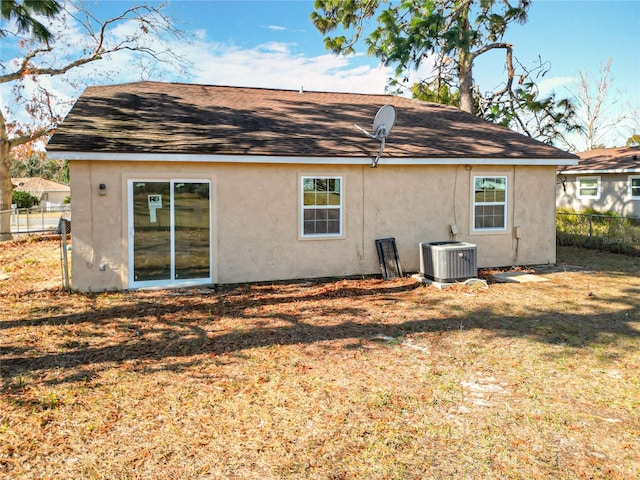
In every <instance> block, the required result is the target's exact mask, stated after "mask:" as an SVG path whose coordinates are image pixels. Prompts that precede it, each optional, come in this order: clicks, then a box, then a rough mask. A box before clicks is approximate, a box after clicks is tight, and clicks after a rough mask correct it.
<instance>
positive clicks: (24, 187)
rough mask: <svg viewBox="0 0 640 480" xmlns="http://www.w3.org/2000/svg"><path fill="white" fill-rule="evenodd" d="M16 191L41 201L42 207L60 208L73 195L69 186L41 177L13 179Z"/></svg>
mask: <svg viewBox="0 0 640 480" xmlns="http://www.w3.org/2000/svg"><path fill="white" fill-rule="evenodd" d="M11 183H13V186H14V189H15V190H19V191H23V192H27V193H29V194H30V195H32V196H34V197H36V198H37V199H38V200H40V205H41V206H42V207H53V206H60V205H62V204H63V203H64V200H65V199H66V198H67V197H68V196H70V195H71V189H70V188H69V186H68V185H63V184H61V183H57V182H52V181H51V180H46V179H44V178H40V177H18V178H12V179H11Z"/></svg>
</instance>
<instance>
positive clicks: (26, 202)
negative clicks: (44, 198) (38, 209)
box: [11, 190, 40, 208]
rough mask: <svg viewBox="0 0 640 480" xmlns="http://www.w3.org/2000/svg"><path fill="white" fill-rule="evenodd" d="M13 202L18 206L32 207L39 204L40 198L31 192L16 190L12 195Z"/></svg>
mask: <svg viewBox="0 0 640 480" xmlns="http://www.w3.org/2000/svg"><path fill="white" fill-rule="evenodd" d="M11 203H14V204H15V205H16V206H17V208H31V207H33V206H34V205H38V204H39V203H40V199H39V198H38V197H34V196H33V195H31V194H30V193H29V192H23V191H22V190H14V191H13V193H12V195H11Z"/></svg>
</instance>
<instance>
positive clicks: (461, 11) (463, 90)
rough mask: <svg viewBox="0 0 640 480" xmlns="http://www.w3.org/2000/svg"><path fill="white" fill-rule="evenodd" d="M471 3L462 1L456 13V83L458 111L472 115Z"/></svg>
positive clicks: (472, 57) (472, 56) (467, 0)
mask: <svg viewBox="0 0 640 480" xmlns="http://www.w3.org/2000/svg"><path fill="white" fill-rule="evenodd" d="M472 3H473V2H472V1H469V0H466V1H462V2H461V3H460V4H459V6H458V12H457V13H456V17H457V20H456V24H457V27H458V82H459V85H460V110H462V111H464V112H467V113H470V114H472V115H473V114H474V113H475V112H474V108H473V90H472V88H473V60H474V58H475V57H474V55H473V54H472V53H471V45H470V44H469V39H468V34H469V31H470V30H471V24H470V23H469V11H470V9H471V4H472Z"/></svg>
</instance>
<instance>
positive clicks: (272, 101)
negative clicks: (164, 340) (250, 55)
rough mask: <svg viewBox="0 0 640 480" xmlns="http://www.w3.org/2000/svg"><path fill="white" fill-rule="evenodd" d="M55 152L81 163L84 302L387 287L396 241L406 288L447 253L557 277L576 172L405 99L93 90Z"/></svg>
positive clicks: (77, 198) (147, 87)
mask: <svg viewBox="0 0 640 480" xmlns="http://www.w3.org/2000/svg"><path fill="white" fill-rule="evenodd" d="M384 105H392V106H393V107H395V109H396V112H397V115H396V120H395V125H394V126H393V129H392V130H391V131H390V133H389V134H388V137H387V138H386V144H385V146H384V151H383V153H382V155H381V158H380V160H379V162H378V163H377V167H376V168H372V164H373V162H374V161H375V158H376V156H377V154H378V153H379V150H380V147H381V141H379V140H377V139H372V138H370V137H369V136H367V135H365V133H363V132H362V130H361V129H364V130H367V131H368V132H371V130H372V122H373V119H374V116H375V115H376V113H377V112H378V110H379V109H380V108H381V107H382V106H384ZM387 110H388V109H387ZM356 125H357V126H358V127H360V128H358V127H356ZM48 150H49V151H52V152H55V153H56V157H58V158H63V159H66V160H68V161H69V168H70V177H71V188H72V189H73V192H74V193H73V194H74V202H73V205H72V215H73V228H72V238H73V253H72V286H73V288H75V289H79V290H93V291H97V290H104V289H133V288H140V287H176V286H187V285H199V284H200V285H204V284H216V283H219V284H225V283H242V282H253V281H270V280H285V279H297V278H312V277H327V276H350V275H364V274H376V273H377V274H380V263H379V261H378V256H377V251H376V246H375V240H376V239H380V238H389V237H393V238H395V239H396V245H397V250H398V254H399V258H400V262H401V264H402V267H403V269H404V270H405V271H408V272H410V271H418V269H419V244H420V243H421V242H432V241H441V240H451V239H453V240H458V241H461V242H469V243H472V244H474V245H476V246H477V266H478V267H479V268H482V267H493V266H508V265H514V264H547V263H553V262H555V260H556V250H555V217H554V212H555V201H554V200H555V196H554V192H555V190H554V189H555V183H556V169H557V168H558V166H562V165H575V164H576V163H577V157H575V156H574V155H572V154H569V153H567V152H564V151H562V150H559V149H556V148H554V147H552V146H550V145H546V144H544V143H541V142H538V141H536V140H533V139H531V138H529V137H526V136H523V135H519V134H517V133H514V132H512V131H510V130H508V129H506V128H503V127H500V126H498V125H495V124H492V123H489V122H486V121H483V120H481V119H479V118H477V117H475V116H473V115H469V114H467V113H464V112H462V111H460V110H459V109H457V108H452V107H448V106H443V105H437V104H432V103H425V102H421V101H418V100H413V99H409V98H404V97H398V96H392V95H364V94H349V93H326V92H310V91H304V90H302V89H301V90H300V91H295V90H294V91H289V90H273V89H259V88H241V87H222V86H206V85H192V84H176V83H158V82H140V83H133V84H123V85H112V86H99V87H90V88H88V89H86V91H85V92H84V93H83V94H82V95H81V96H80V98H79V99H78V101H77V102H76V104H75V105H74V107H73V108H72V110H71V111H70V113H69V114H68V115H67V117H66V119H65V121H64V122H63V123H62V125H61V126H60V127H59V128H58V130H57V132H56V134H55V135H54V136H53V138H52V139H51V141H50V142H49V145H48Z"/></svg>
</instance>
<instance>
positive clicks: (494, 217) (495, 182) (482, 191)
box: [473, 176, 507, 232]
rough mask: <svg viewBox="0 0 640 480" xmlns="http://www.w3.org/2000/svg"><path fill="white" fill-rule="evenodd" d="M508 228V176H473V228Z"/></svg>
mask: <svg viewBox="0 0 640 480" xmlns="http://www.w3.org/2000/svg"><path fill="white" fill-rule="evenodd" d="M506 229H507V177H503V176H486V177H473V230H474V231H475V232H485V231H504V230H506Z"/></svg>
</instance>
